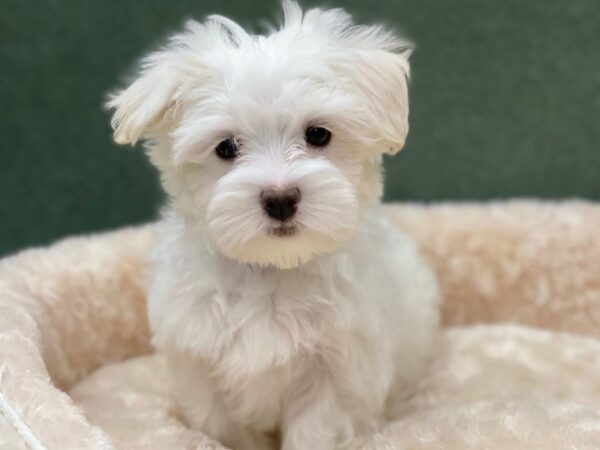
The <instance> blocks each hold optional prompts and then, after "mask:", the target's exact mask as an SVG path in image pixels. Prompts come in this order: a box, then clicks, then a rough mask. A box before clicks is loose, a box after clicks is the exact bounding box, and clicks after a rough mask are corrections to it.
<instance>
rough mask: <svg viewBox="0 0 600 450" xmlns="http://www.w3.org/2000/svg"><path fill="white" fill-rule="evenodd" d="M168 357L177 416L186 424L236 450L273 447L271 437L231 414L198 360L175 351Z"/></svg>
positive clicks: (204, 367)
mask: <svg viewBox="0 0 600 450" xmlns="http://www.w3.org/2000/svg"><path fill="white" fill-rule="evenodd" d="M167 359H168V362H169V369H170V370H171V373H172V376H173V382H174V386H173V388H174V393H175V398H176V400H177V403H178V406H179V408H180V415H181V418H182V419H183V421H184V422H185V423H186V424H187V425H188V426H189V427H191V428H193V429H196V430H199V431H202V432H204V433H206V435H208V436H209V437H211V438H212V439H214V440H216V441H219V442H220V443H221V444H223V445H225V446H227V447H229V448H233V449H235V450H273V448H274V446H273V441H272V438H270V437H269V436H267V435H266V434H265V433H262V432H260V431H256V430H253V429H251V428H249V427H247V426H245V425H243V424H241V423H239V422H238V421H236V420H234V419H233V418H232V417H231V415H230V414H229V411H228V410H227V406H226V405H225V404H224V403H223V400H222V399H221V396H220V394H219V391H218V389H217V387H216V386H215V384H214V381H213V379H212V377H211V376H210V375H209V373H210V371H209V370H208V368H207V367H206V366H205V364H204V363H203V362H202V361H201V360H199V359H197V358H194V357H193V356H190V355H181V354H178V353H176V352H171V353H169V355H168V358H167Z"/></svg>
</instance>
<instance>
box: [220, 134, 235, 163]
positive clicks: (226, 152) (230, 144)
mask: <svg viewBox="0 0 600 450" xmlns="http://www.w3.org/2000/svg"><path fill="white" fill-rule="evenodd" d="M215 152H217V156H218V157H219V158H221V159H234V158H235V157H236V156H237V155H238V153H239V151H238V147H237V144H236V142H235V140H234V139H233V138H227V139H224V140H222V141H221V142H219V145H217V148H216V149H215Z"/></svg>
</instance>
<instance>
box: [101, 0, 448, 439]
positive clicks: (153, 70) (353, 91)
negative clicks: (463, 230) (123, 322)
mask: <svg viewBox="0 0 600 450" xmlns="http://www.w3.org/2000/svg"><path fill="white" fill-rule="evenodd" d="M284 13H285V19H284V21H283V25H282V26H281V27H279V28H275V29H271V30H270V31H269V32H268V33H267V34H266V35H253V34H249V33H248V32H246V31H245V30H244V29H242V28H241V27H240V26H239V25H238V24H236V23H235V22H233V21H231V20H229V19H227V18H225V17H221V16H212V17H209V19H208V20H207V21H206V22H205V23H198V22H194V21H192V22H189V23H188V24H187V27H186V29H185V31H184V32H183V33H181V34H177V35H175V36H173V37H172V38H171V39H170V40H169V42H168V44H167V45H166V46H165V47H163V48H162V49H160V50H158V51H156V52H155V53H152V54H150V55H149V56H147V57H146V58H145V59H144V60H143V61H142V63H141V68H140V70H139V74H138V77H137V78H136V79H135V81H134V82H133V83H132V84H131V85H129V86H128V87H127V88H125V89H123V90H122V91H119V92H117V93H115V94H114V95H113V96H112V97H111V98H110V101H109V104H108V105H109V107H110V108H112V109H113V110H114V116H113V118H112V125H113V128H114V135H115V139H116V141H117V142H119V143H130V144H133V143H135V142H136V141H137V140H138V139H141V138H143V139H144V140H145V142H146V148H147V151H148V153H149V156H150V159H151V161H152V162H153V164H154V165H156V166H157V167H158V169H159V170H160V174H161V180H162V184H163V185H164V188H165V190H166V191H167V193H168V195H169V199H170V201H169V206H168V208H167V210H166V212H165V215H164V220H163V221H162V222H161V224H162V225H161V226H160V231H159V239H158V243H157V244H156V248H155V249H154V251H153V253H152V263H153V267H152V275H151V277H150V280H149V281H150V282H149V301H148V310H149V319H150V325H151V329H152V333H153V343H154V345H155V346H156V347H157V349H158V350H159V351H160V352H162V353H163V354H164V355H165V356H166V358H167V360H168V363H169V367H170V369H171V370H172V373H173V377H174V378H173V379H174V383H173V384H174V390H175V397H176V398H177V401H178V403H179V405H180V407H181V417H182V419H183V420H185V422H186V423H187V424H188V425H189V426H191V427H193V428H197V429H199V430H202V431H204V432H205V433H207V434H208V435H209V436H211V437H212V438H214V439H217V440H219V441H220V442H222V443H223V444H225V445H227V446H230V447H232V448H235V449H254V450H258V449H260V450H263V449H269V448H274V446H275V445H280V446H281V448H283V449H285V450H330V449H340V448H345V447H347V446H348V445H349V443H350V442H351V441H352V439H353V438H354V437H355V436H357V435H359V434H363V433H367V432H369V431H372V430H374V429H376V427H377V426H378V424H379V423H380V422H381V420H382V418H383V417H385V411H386V409H385V408H386V404H387V406H389V401H388V398H389V397H390V394H391V393H392V392H393V393H394V395H393V397H394V398H399V397H401V396H402V395H403V394H402V393H403V392H406V390H407V389H408V388H409V386H410V385H411V382H413V381H415V379H416V378H417V377H419V374H420V370H421V369H422V367H423V365H424V362H425V360H426V358H427V355H428V352H429V350H430V347H431V345H432V342H433V338H434V335H435V330H436V328H437V323H438V308H437V303H438V301H437V298H438V289H437V285H436V281H435V278H434V276H433V273H432V271H431V270H430V268H429V267H428V266H427V265H426V264H425V263H424V262H423V260H422V259H421V258H420V257H419V255H418V252H417V249H416V246H415V244H414V243H413V242H412V241H411V240H410V239H409V238H408V237H407V236H406V235H404V234H403V233H402V232H401V231H399V230H398V229H397V227H396V226H394V225H392V224H391V223H390V222H389V220H388V218H387V217H386V214H385V212H384V211H383V210H382V208H381V205H380V203H381V202H380V199H381V194H382V175H381V172H382V169H381V164H382V155H383V154H385V153H395V152H396V151H398V150H399V149H400V148H401V147H402V146H403V144H404V140H405V138H406V135H407V132H408V95H407V78H408V75H409V63H408V57H409V54H410V51H411V47H410V45H409V44H408V43H407V42H406V41H404V40H402V39H399V38H398V37H396V36H394V34H392V33H391V32H389V31H386V30H385V29H384V28H382V27H380V26H356V25H353V24H352V22H351V18H350V16H349V15H348V14H346V13H345V12H344V11H342V10H339V9H332V10H322V9H311V10H309V11H306V12H302V10H301V9H300V8H299V7H298V6H297V5H296V4H295V3H292V2H290V1H288V2H286V3H284Z"/></svg>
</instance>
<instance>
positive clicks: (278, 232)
mask: <svg viewBox="0 0 600 450" xmlns="http://www.w3.org/2000/svg"><path fill="white" fill-rule="evenodd" d="M297 232H298V227H297V226H296V225H279V226H277V227H273V228H271V229H270V230H269V235H270V236H276V237H290V236H293V235H295V234H296V233H297Z"/></svg>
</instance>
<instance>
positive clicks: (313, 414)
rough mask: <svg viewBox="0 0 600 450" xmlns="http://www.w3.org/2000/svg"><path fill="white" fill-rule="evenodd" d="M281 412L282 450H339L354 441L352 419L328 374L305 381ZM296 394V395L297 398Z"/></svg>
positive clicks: (307, 378)
mask: <svg viewBox="0 0 600 450" xmlns="http://www.w3.org/2000/svg"><path fill="white" fill-rule="evenodd" d="M302 383H303V386H299V389H298V391H297V392H296V394H297V395H295V396H294V397H293V398H291V399H290V401H289V403H288V405H289V406H288V408H287V409H286V410H285V412H284V417H283V423H282V434H283V435H282V447H281V448H282V450H307V449H310V450H338V449H344V448H346V447H347V446H348V444H349V443H350V441H351V440H352V438H353V437H354V419H353V417H352V415H351V413H350V412H349V411H348V410H347V409H345V408H344V407H343V406H342V405H341V404H340V403H339V399H338V394H337V393H336V390H335V388H334V384H333V382H332V380H331V379H330V375H329V374H328V373H321V374H319V375H318V376H316V377H306V380H303V381H302ZM298 394H299V395H298Z"/></svg>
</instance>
